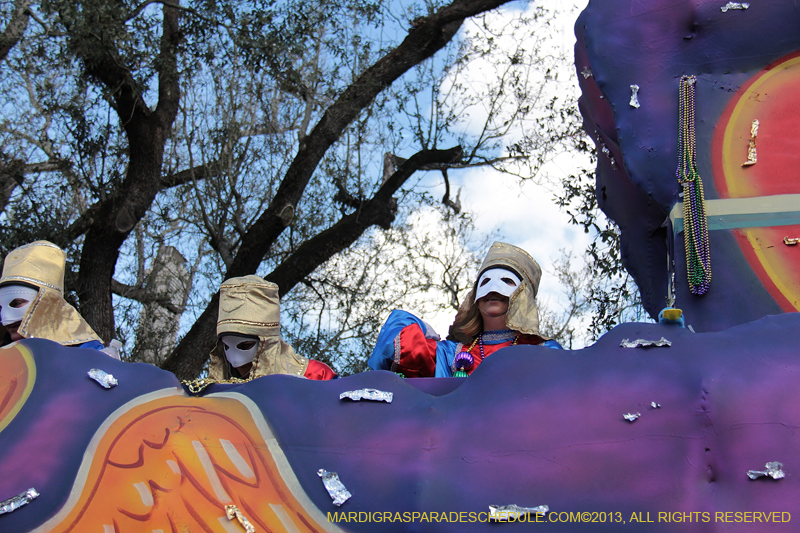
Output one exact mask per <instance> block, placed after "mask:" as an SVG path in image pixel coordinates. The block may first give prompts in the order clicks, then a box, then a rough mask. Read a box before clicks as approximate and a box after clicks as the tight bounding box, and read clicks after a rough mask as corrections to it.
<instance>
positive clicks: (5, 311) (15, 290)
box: [0, 285, 39, 326]
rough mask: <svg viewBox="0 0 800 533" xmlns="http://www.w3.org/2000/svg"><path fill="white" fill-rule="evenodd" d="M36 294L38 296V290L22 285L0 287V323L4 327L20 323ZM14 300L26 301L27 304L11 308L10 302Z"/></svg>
mask: <svg viewBox="0 0 800 533" xmlns="http://www.w3.org/2000/svg"><path fill="white" fill-rule="evenodd" d="M37 294H39V289H33V288H31V287H25V286H24V285H5V286H3V287H0V322H2V324H3V325H4V326H8V325H9V324H14V323H16V322H20V321H21V320H22V318H23V317H24V316H25V312H26V311H27V310H28V307H30V305H31V302H32V301H33V299H34V298H36V295H37ZM16 299H20V300H26V301H27V303H26V304H24V305H21V306H19V307H11V302H13V301H14V300H16Z"/></svg>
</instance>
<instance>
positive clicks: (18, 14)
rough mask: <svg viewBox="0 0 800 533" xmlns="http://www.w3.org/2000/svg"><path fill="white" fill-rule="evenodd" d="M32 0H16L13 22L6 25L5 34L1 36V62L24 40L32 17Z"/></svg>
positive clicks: (12, 13)
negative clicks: (23, 36) (23, 35)
mask: <svg viewBox="0 0 800 533" xmlns="http://www.w3.org/2000/svg"><path fill="white" fill-rule="evenodd" d="M30 5H31V0H15V1H14V9H13V10H12V11H11V20H9V21H8V24H6V27H5V29H4V30H3V33H2V34H0V61H2V60H3V59H5V58H6V56H8V53H9V52H10V51H11V49H12V48H14V46H16V44H17V43H18V42H19V40H20V39H21V38H22V34H24V33H25V28H27V27H28V17H29V15H30V9H29V8H30Z"/></svg>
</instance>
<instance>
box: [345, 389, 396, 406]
mask: <svg viewBox="0 0 800 533" xmlns="http://www.w3.org/2000/svg"><path fill="white" fill-rule="evenodd" d="M393 397H394V394H393V393H391V392H383V391H382V390H378V389H358V390H350V391H346V392H343V393H341V394H340V395H339V399H340V400H344V399H345V398H350V399H351V400H353V401H354V402H357V401H359V400H372V401H374V402H386V403H392V398H393Z"/></svg>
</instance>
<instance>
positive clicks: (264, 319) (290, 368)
mask: <svg viewBox="0 0 800 533" xmlns="http://www.w3.org/2000/svg"><path fill="white" fill-rule="evenodd" d="M280 320H281V308H280V299H279V298H278V286H277V285H276V284H274V283H270V282H269V281H265V280H263V279H262V278H259V277H258V276H244V277H241V278H231V279H229V280H227V281H225V282H224V283H223V284H222V286H221V287H220V289H219V318H218V319H217V336H220V335H224V334H226V333H235V334H240V335H253V336H256V337H258V339H259V349H258V351H257V352H256V356H255V358H254V359H253V366H252V368H251V369H250V379H254V378H257V377H261V376H268V375H270V374H291V375H294V376H301V377H302V376H303V375H304V374H305V371H306V368H307V367H308V359H306V358H305V357H302V356H300V355H298V354H297V353H295V351H294V349H293V348H292V347H291V346H289V345H288V344H286V343H285V342H284V341H283V340H282V339H281V336H280V330H281V323H280ZM208 377H209V378H212V379H215V380H222V379H229V378H230V377H231V376H230V374H229V372H228V363H227V361H226V360H225V355H224V354H223V353H222V350H221V349H220V344H219V343H218V344H217V347H216V348H215V349H214V351H213V352H212V353H211V361H210V362H209V366H208Z"/></svg>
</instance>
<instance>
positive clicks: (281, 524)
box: [37, 395, 337, 533]
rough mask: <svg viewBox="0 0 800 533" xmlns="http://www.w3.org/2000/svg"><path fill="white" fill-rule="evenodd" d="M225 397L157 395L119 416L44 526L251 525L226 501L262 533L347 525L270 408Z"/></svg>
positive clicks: (56, 532) (221, 528)
mask: <svg viewBox="0 0 800 533" xmlns="http://www.w3.org/2000/svg"><path fill="white" fill-rule="evenodd" d="M225 396H226V397H213V398H210V397H206V398H187V397H185V396H183V395H169V396H167V397H158V398H155V399H153V395H147V396H145V397H142V398H141V402H140V403H138V404H136V402H133V403H132V404H128V405H127V406H125V408H123V409H121V410H119V411H118V412H117V413H115V415H112V418H114V416H116V418H115V419H113V421H107V423H106V424H104V426H107V430H105V431H104V432H103V433H102V434H98V435H96V436H95V439H94V440H93V444H92V445H91V446H90V449H88V450H87V452H86V456H85V457H84V462H85V463H86V464H85V465H84V466H82V467H81V472H80V473H79V475H78V480H77V482H76V485H75V487H73V491H72V494H71V496H70V498H69V500H68V501H67V503H66V504H65V506H64V508H63V509H62V510H61V511H60V512H59V513H58V514H57V515H56V517H54V518H53V519H51V520H50V521H49V522H48V523H46V524H45V525H43V526H42V527H41V528H39V530H37V531H52V532H53V533H68V532H84V531H99V532H103V531H107V532H108V531H114V532H116V533H122V532H133V531H154V530H155V531H157V530H159V529H160V530H162V531H163V532H164V533H178V532H185V531H191V532H207V533H211V532H230V531H240V530H241V531H243V529H242V527H241V525H239V523H238V522H236V521H235V520H234V521H230V520H228V519H227V518H226V517H225V505H226V504H235V505H237V506H238V507H239V509H241V510H242V513H243V514H244V516H245V517H247V519H248V520H249V521H250V522H251V523H252V524H253V525H254V526H255V528H256V531H260V532H266V531H272V532H279V531H301V532H314V531H333V530H337V528H335V526H333V525H332V524H328V523H326V522H325V517H324V515H322V513H320V512H319V510H317V509H316V507H314V506H313V505H312V504H311V503H310V501H309V500H308V499H307V496H306V495H305V493H304V492H303V491H302V489H301V488H300V486H299V484H298V482H297V480H296V478H295V477H294V474H293V473H292V472H291V469H288V463H286V462H285V461H286V459H285V457H284V456H283V453H282V452H280V449H279V448H277V444H275V443H274V439H272V438H271V432H270V430H269V428H268V426H267V425H266V421H265V420H264V419H263V417H261V414H260V412H258V413H254V412H253V411H254V409H253V408H248V406H247V405H246V402H245V401H239V400H238V399H235V398H234V397H233V396H238V395H225ZM245 400H246V399H245ZM252 407H255V406H252ZM256 409H257V408H256ZM120 412H121V414H119V413H120ZM254 417H258V418H260V420H258V421H257V420H256V419H255V418H254ZM101 431H102V430H101ZM265 431H266V432H267V435H265ZM267 441H271V443H268V442H267ZM276 450H277V451H278V452H279V453H278V455H279V457H276V456H275V451H276ZM279 464H280V465H283V469H282V470H283V472H284V476H282V475H281V471H280V470H279ZM87 466H88V468H87ZM287 475H288V477H289V478H291V479H286V478H285V476H287ZM320 488H322V485H321V484H320ZM301 501H303V502H304V503H301ZM287 521H288V522H287Z"/></svg>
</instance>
